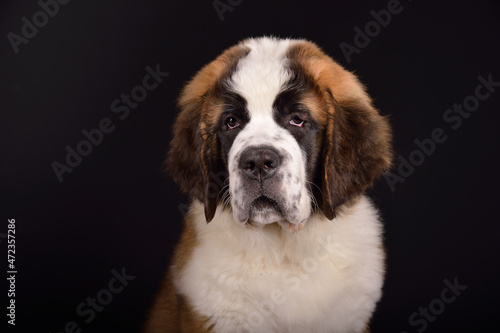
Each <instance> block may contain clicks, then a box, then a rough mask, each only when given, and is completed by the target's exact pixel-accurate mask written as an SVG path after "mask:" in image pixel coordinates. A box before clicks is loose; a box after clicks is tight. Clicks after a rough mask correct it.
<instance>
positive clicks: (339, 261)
mask: <svg viewBox="0 0 500 333" xmlns="http://www.w3.org/2000/svg"><path fill="white" fill-rule="evenodd" d="M178 106H179V108H180V114H179V115H178V117H177V119H176V122H175V124H174V126H173V138H172V141H171V144H170V148H169V153H168V156H167V160H166V168H167V170H168V172H169V173H170V175H171V176H172V177H173V179H174V181H175V182H176V183H177V184H178V185H179V186H180V188H181V190H182V191H183V192H185V193H187V194H189V196H190V197H191V198H192V202H191V204H190V208H189V210H188V212H187V213H186V215H185V220H184V230H183V233H182V235H181V238H180V241H179V243H178V245H177V247H176V250H175V254H174V257H173V260H172V264H171V267H170V269H169V271H168V273H167V275H166V278H165V280H164V283H163V285H162V287H161V290H160V292H159V294H158V296H157V297H156V299H155V301H154V304H153V306H152V309H151V311H150V314H149V317H148V319H147V321H146V323H145V325H144V332H146V333H159V332H190V333H192V332H231V333H234V332H259V333H262V332H264V333H269V332H297V333H299V332H300V333H303V332H315V333H319V332H329V333H331V332H369V323H370V319H371V317H372V314H373V312H374V309H375V307H376V304H377V302H378V301H379V299H380V297H381V289H382V285H383V280H384V272H385V249H384V247H383V242H382V233H383V228H382V225H381V222H380V219H379V217H378V212H377V210H376V209H375V208H374V206H373V205H372V203H371V202H370V200H369V199H368V198H367V197H366V196H365V194H364V192H365V190H366V189H367V188H368V187H369V186H370V185H372V183H373V182H374V180H375V179H376V178H377V177H379V176H380V175H382V174H383V173H384V172H386V171H387V170H388V169H389V167H390V165H391V159H392V149H391V140H392V138H391V131H390V126H389V124H388V120H387V119H386V117H383V116H381V115H380V114H379V113H378V111H377V109H376V108H375V107H374V106H373V104H372V101H371V99H370V97H369V96H368V94H367V92H366V90H365V88H364V86H363V85H362V84H361V83H360V81H359V80H358V78H357V77H356V76H355V75H354V74H352V73H351V72H349V71H347V70H345V69H344V68H343V67H341V66H340V65H339V64H338V63H337V62H335V61H334V60H332V59H331V58H330V57H329V56H327V55H326V54H325V53H324V52H323V51H322V50H321V49H320V48H319V47H318V46H317V45H316V44H314V43H312V42H310V41H307V40H302V39H279V38H275V37H261V38H250V39H246V40H244V41H242V42H240V43H238V44H237V45H235V46H233V47H231V48H229V49H227V50H226V51H224V52H223V53H222V54H221V55H220V56H219V57H217V58H216V59H215V60H214V61H213V62H211V63H209V64H208V65H207V66H205V67H204V68H202V69H201V70H200V71H199V72H198V73H197V74H196V75H195V76H194V78H193V79H192V80H191V81H190V82H188V83H187V85H186V86H185V88H184V89H183V91H182V93H181V95H180V98H179V101H178Z"/></svg>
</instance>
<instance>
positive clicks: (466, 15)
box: [0, 0, 500, 332]
mask: <svg viewBox="0 0 500 333" xmlns="http://www.w3.org/2000/svg"><path fill="white" fill-rule="evenodd" d="M237 2H238V1H233V3H237ZM401 6H402V8H403V9H402V12H401V13H399V14H397V15H393V16H392V19H391V22H390V23H389V25H388V26H387V27H384V28H382V29H381V31H380V32H379V33H378V34H377V35H376V36H374V37H373V38H371V41H370V43H369V44H368V45H367V46H366V47H364V48H362V49H361V51H360V52H359V53H358V54H352V57H351V58H352V59H351V61H350V62H348V60H347V59H346V57H345V56H344V55H343V53H342V51H341V49H340V47H339V45H340V43H341V42H346V43H349V44H351V45H353V43H354V34H355V31H354V27H356V26H358V27H360V28H361V29H364V27H365V25H366V24H367V23H368V22H370V21H372V20H373V17H372V16H371V15H370V11H371V10H375V11H379V10H382V9H385V8H386V7H387V1H374V2H370V3H360V2H357V1H350V2H347V1H346V2H345V3H337V2H327V1H323V2H322V1H304V2H300V4H295V3H292V2H279V3H278V2H277V1H275V2H270V1H262V0H260V1H257V0H255V1H249V0H244V1H242V2H241V4H239V5H237V6H234V8H233V10H232V11H228V12H225V13H224V20H223V21H221V20H220V18H219V16H218V14H217V12H216V11H215V9H214V7H213V4H212V1H209V0H207V1H198V2H190V1H184V2H181V1H169V2H167V1H135V2H133V1H118V0H115V1H97V0H94V1H71V2H69V3H68V4H66V5H60V8H59V12H58V13H57V14H56V15H55V16H54V17H53V18H50V19H49V21H48V23H47V24H46V25H45V26H43V27H41V28H39V31H38V34H37V35H36V36H34V37H33V38H31V39H29V42H28V43H27V44H21V45H20V46H19V53H18V54H15V52H14V50H13V47H12V46H11V44H10V42H9V40H8V38H7V34H8V33H9V32H13V33H15V34H18V35H20V34H21V28H22V25H23V22H22V21H21V18H22V17H23V16H26V17H27V18H28V19H29V20H30V21H32V17H33V14H35V13H36V12H37V11H39V10H40V7H39V5H38V4H37V3H36V2H35V1H14V0H10V1H3V2H1V4H0V13H1V14H0V18H1V21H0V32H1V35H2V36H4V37H2V39H1V42H0V75H1V76H0V94H1V95H0V108H1V125H0V126H1V130H0V144H1V147H2V148H1V157H0V160H1V165H0V168H1V195H2V200H1V203H0V205H1V208H2V209H1V213H2V221H1V227H0V233H1V234H0V237H1V238H0V241H1V244H0V248H1V251H2V253H4V255H2V256H1V258H3V259H2V264H1V266H0V267H1V269H2V271H3V272H4V273H1V276H4V277H5V275H6V273H5V271H6V270H7V268H6V265H4V264H6V253H7V242H6V238H5V234H6V232H7V219H8V218H15V220H16V226H17V227H16V266H17V270H18V275H17V281H16V304H17V308H16V311H17V312H16V314H17V317H16V328H17V329H18V331H19V332H28V331H30V332H32V331H35V329H36V331H37V332H42V331H43V332H62V331H64V327H65V325H66V323H67V322H69V321H75V322H76V323H77V324H78V325H79V327H80V329H82V331H83V332H137V331H138V330H139V329H140V326H141V324H142V322H143V320H144V317H145V314H146V311H147V309H148V307H149V306H150V303H151V301H152V298H153V295H154V293H155V291H156V290H157V288H158V286H159V282H160V280H161V279H162V275H163V273H164V271H165V270H166V269H167V266H168V260H169V257H170V255H171V253H172V249H173V246H174V244H175V242H176V240H177V237H178V235H179V232H180V226H181V219H182V212H181V211H182V204H186V203H187V202H188V199H187V198H186V197H183V196H182V195H181V194H180V193H179V191H178V190H177V188H176V186H175V185H174V184H173V182H172V181H171V180H169V179H168V178H166V177H164V176H163V175H162V173H161V163H162V161H163V158H164V156H165V154H166V152H167V148H168V142H169V140H170V128H171V126H172V122H173V119H174V116H175V114H176V112H177V111H176V109H175V101H176V98H177V95H178V93H179V91H180V89H181V87H182V86H183V84H184V83H185V82H186V81H187V80H188V79H189V78H190V77H191V76H192V75H194V73H195V72H196V71H197V70H198V69H200V68H201V67H202V66H203V65H204V64H206V63H208V62H209V61H211V60H212V59H213V58H214V57H215V56H217V55H218V54H219V53H220V52H221V51H222V50H223V49H225V48H227V47H229V46H231V45H232V44H234V43H236V42H237V41H239V40H241V39H243V38H246V37H250V36H261V35H276V36H281V37H303V38H307V39H310V40H312V41H314V42H316V43H317V44H318V45H320V46H321V47H322V48H323V49H324V50H325V51H326V52H327V53H328V54H330V55H332V57H334V58H335V59H337V60H338V61H339V62H340V63H341V64H342V65H343V66H345V67H346V68H347V69H349V70H353V71H355V72H356V74H357V75H358V76H359V77H360V78H361V80H362V81H363V82H364V83H365V84H366V86H367V88H368V91H369V93H370V95H371V96H372V97H373V98H374V101H375V104H376V106H377V107H378V108H379V109H380V110H381V112H382V113H383V114H385V115H390V118H391V123H392V125H393V128H394V147H395V152H396V156H398V155H401V156H403V157H405V158H408V156H409V155H410V153H411V152H413V151H414V150H415V149H416V148H417V147H416V145H415V143H414V140H415V139H419V140H423V139H425V138H429V137H430V136H431V132H432V130H433V129H435V128H442V129H443V130H444V132H445V134H446V135H447V140H446V141H445V142H444V143H441V144H438V145H437V146H436V148H435V151H434V153H433V154H431V155H430V156H428V157H426V158H425V161H424V162H423V163H422V164H421V165H420V166H418V167H416V168H415V170H414V172H413V173H411V175H409V176H408V177H406V180H405V181H404V183H398V184H396V186H395V191H391V189H390V187H389V185H388V183H387V181H386V180H385V179H383V178H382V179H381V180H379V182H378V183H377V184H376V186H375V187H374V188H373V189H372V190H370V193H369V194H370V196H371V197H372V198H373V199H374V201H375V202H376V204H377V206H378V207H379V208H380V211H381V215H382V217H383V220H384V224H385V229H386V234H385V238H386V239H385V244H386V247H387V251H388V260H387V264H388V269H387V279H386V283H385V287H384V296H383V298H382V300H381V302H380V303H379V305H378V308H377V311H376V313H375V315H374V318H373V322H372V324H373V325H372V328H373V332H402V331H407V332H417V329H424V327H423V325H417V326H415V325H413V326H412V325H411V324H410V323H409V317H410V315H411V314H412V313H413V312H415V311H419V307H427V306H428V305H429V303H430V302H431V301H433V300H435V299H437V298H439V297H440V295H441V291H442V290H443V288H444V287H445V285H444V283H443V281H444V280H445V279H448V280H449V281H453V280H454V279H455V278H457V279H458V282H459V283H460V284H462V285H467V289H466V290H465V291H463V292H462V294H461V295H460V296H459V297H457V298H456V300H455V301H454V302H453V303H451V304H447V305H446V308H445V309H444V312H443V313H442V314H440V315H439V316H437V318H436V319H435V320H434V321H433V322H429V323H428V326H427V327H426V328H425V331H426V332H497V331H498V328H496V329H495V327H496V324H497V323H498V321H499V320H498V310H499V308H498V306H497V303H498V297H499V296H500V293H499V291H500V288H499V282H500V279H499V277H500V276H499V271H500V269H499V255H498V254H499V249H500V246H499V243H500V242H499V240H498V233H499V231H500V229H499V228H498V226H497V225H498V222H499V219H498V216H497V213H496V212H497V209H498V206H497V205H498V203H497V198H498V195H497V187H498V185H499V181H498V171H497V169H498V164H497V163H496V161H497V160H498V151H499V143H498V139H497V135H498V126H499V123H500V122H499V120H500V118H499V115H498V111H500V87H498V88H496V91H495V92H493V93H491V94H490V96H489V98H487V99H486V100H484V101H481V102H480V105H479V108H478V109H477V110H476V111H474V112H473V113H471V115H470V117H469V118H467V119H464V120H463V123H462V124H461V126H460V127H459V128H458V129H456V130H453V129H452V128H451V126H450V125H451V123H446V122H445V121H444V120H443V114H444V113H445V111H446V110H447V109H449V108H451V107H452V106H453V104H455V103H457V104H460V103H463V101H464V99H465V98H466V97H467V96H470V95H473V94H474V91H475V88H476V86H477V85H478V84H479V81H478V79H477V78H478V76H480V75H481V76H483V77H485V78H487V77H488V75H490V74H491V75H492V78H493V81H496V82H500V65H499V59H500V38H499V32H500V6H499V4H498V2H497V1H462V2H455V1H454V2H451V1H448V2H447V3H441V2H440V3H438V2H433V1H430V0H427V1H423V0H422V1H421V0H413V1H407V0H403V1H402V2H401ZM157 64H160V68H161V70H162V71H164V72H169V73H170V75H169V76H168V77H167V78H165V79H164V81H163V82H162V83H161V84H159V86H158V87H157V88H156V89H155V90H153V91H150V92H149V93H148V96H147V98H146V99H145V100H144V101H143V102H141V103H140V104H139V106H138V107H137V108H136V109H134V110H131V113H130V115H129V116H128V118H126V119H124V120H120V119H119V118H118V117H117V114H114V113H112V112H111V108H110V105H111V103H112V101H113V100H115V99H117V98H119V97H120V95H121V94H122V93H126V94H127V93H130V91H131V90H132V88H134V87H135V86H137V85H139V84H141V82H142V78H143V77H144V76H145V75H146V74H147V73H146V70H145V67H146V66H151V67H153V68H154V67H155V66H156V65H157ZM103 118H109V119H111V120H112V121H113V124H114V125H115V130H114V131H113V132H112V133H110V134H106V135H105V136H104V138H103V141H102V143H101V144H100V145H99V146H97V147H94V149H93V151H92V153H91V154H90V155H89V156H87V157H84V158H83V161H82V162H81V164H80V165H79V166H77V167H76V168H74V170H73V172H72V173H70V174H68V173H66V174H64V176H63V182H61V183H60V182H59V181H58V179H57V177H56V175H55V173H54V171H53V169H52V166H51V164H52V163H53V162H54V161H58V162H61V163H64V159H65V156H66V150H65V147H66V146H67V145H69V146H71V147H73V148H75V147H76V145H77V144H78V142H79V141H81V140H83V139H85V137H84V136H83V134H82V133H81V131H82V130H84V129H86V130H91V129H94V128H96V127H97V126H98V124H99V121H100V120H101V119H103ZM398 165H399V162H398V161H397V160H396V163H395V168H394V170H393V172H394V173H397V172H398V171H397V168H398ZM179 207H181V209H179ZM122 267H125V269H126V272H127V274H129V275H133V276H135V279H134V280H132V281H130V283H129V285H128V286H127V287H125V288H124V290H123V291H122V292H121V293H119V294H117V295H115V296H114V297H113V300H112V301H111V303H109V304H108V305H106V306H105V308H104V310H103V311H102V312H100V313H97V315H96V317H95V319H94V320H93V321H92V322H90V323H88V324H87V323H85V322H84V319H86V318H87V317H81V316H79V315H78V314H77V313H76V312H75V309H76V307H77V306H78V304H80V303H81V302H84V301H85V299H86V298H87V297H95V296H96V294H97V293H98V292H99V291H100V290H101V289H103V288H106V287H107V285H108V282H109V281H110V279H111V278H112V276H113V275H112V273H111V271H112V270H113V269H116V270H118V271H120V270H121V269H122ZM2 280H4V278H3V279H2ZM2 288H4V290H2V291H0V295H1V297H0V299H1V300H2V301H1V302H0V304H1V308H2V309H4V310H3V312H5V313H6V312H7V310H6V309H5V308H6V306H7V302H8V298H7V296H6V293H7V285H6V284H5V280H4V284H2ZM434 304H436V302H434ZM3 312H2V314H1V316H0V318H3V319H2V321H3V323H2V324H4V322H6V321H7V317H6V315H5V314H4V313H3ZM9 328H10V329H12V327H10V326H9ZM421 331H422V330H421Z"/></svg>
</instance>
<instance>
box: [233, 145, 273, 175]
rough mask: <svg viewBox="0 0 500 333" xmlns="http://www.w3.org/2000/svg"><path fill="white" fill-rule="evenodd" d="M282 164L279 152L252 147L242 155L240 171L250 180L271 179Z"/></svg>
mask: <svg viewBox="0 0 500 333" xmlns="http://www.w3.org/2000/svg"><path fill="white" fill-rule="evenodd" d="M280 164H281V160H280V157H279V155H278V152H277V151H276V150H275V149H274V148H272V147H251V148H247V149H246V150H244V151H243V152H242V153H241V158H240V169H242V170H243V171H244V172H245V174H246V175H247V177H248V178H250V179H258V180H260V181H262V180H264V179H267V178H271V177H272V176H273V175H274V173H275V172H276V170H277V169H278V167H279V166H280Z"/></svg>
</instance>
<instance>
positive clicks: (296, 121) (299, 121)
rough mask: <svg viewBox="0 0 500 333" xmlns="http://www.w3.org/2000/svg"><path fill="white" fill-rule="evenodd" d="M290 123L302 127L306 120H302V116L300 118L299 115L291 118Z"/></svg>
mask: <svg viewBox="0 0 500 333" xmlns="http://www.w3.org/2000/svg"><path fill="white" fill-rule="evenodd" d="M290 125H293V126H297V127H302V126H304V120H302V118H300V117H299V116H294V117H293V118H292V119H291V120H290Z"/></svg>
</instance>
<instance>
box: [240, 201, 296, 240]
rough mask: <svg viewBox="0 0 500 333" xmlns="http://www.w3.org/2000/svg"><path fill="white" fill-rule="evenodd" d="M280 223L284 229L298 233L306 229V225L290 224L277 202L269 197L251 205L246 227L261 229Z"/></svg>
mask: <svg viewBox="0 0 500 333" xmlns="http://www.w3.org/2000/svg"><path fill="white" fill-rule="evenodd" d="M272 223H278V224H279V225H280V226H281V227H282V228H283V229H287V230H289V231H292V232H293V231H298V230H301V229H302V228H303V227H304V223H299V224H294V223H291V222H289V221H288V220H287V219H286V218H285V217H284V216H283V214H282V213H281V208H280V206H279V204H278V203H277V202H275V201H274V200H272V199H269V198H267V197H264V196H263V197H259V198H257V199H255V200H254V201H253V202H252V204H251V205H250V210H249V218H248V220H247V222H246V223H245V224H244V226H245V227H250V228H252V229H254V228H261V227H264V226H266V225H268V224H272Z"/></svg>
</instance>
